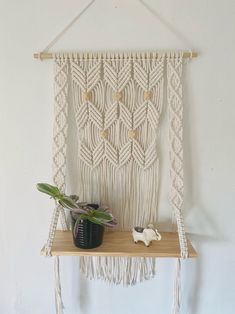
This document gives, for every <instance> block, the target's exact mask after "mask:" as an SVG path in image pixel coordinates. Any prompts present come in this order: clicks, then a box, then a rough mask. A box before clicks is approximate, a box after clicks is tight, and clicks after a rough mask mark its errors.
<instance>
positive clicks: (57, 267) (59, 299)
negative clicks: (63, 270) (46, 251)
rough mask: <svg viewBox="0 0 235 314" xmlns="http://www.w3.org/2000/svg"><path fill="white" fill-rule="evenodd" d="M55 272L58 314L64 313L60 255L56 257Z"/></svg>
mask: <svg viewBox="0 0 235 314" xmlns="http://www.w3.org/2000/svg"><path fill="white" fill-rule="evenodd" d="M54 272H55V305H56V314H63V309H64V305H63V301H62V295H61V283H60V260H59V256H56V257H55V259H54Z"/></svg>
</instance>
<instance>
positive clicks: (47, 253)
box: [41, 244, 51, 256]
mask: <svg viewBox="0 0 235 314" xmlns="http://www.w3.org/2000/svg"><path fill="white" fill-rule="evenodd" d="M41 253H42V255H43V256H51V247H49V246H48V244H45V245H44V246H43V248H42V250H41Z"/></svg>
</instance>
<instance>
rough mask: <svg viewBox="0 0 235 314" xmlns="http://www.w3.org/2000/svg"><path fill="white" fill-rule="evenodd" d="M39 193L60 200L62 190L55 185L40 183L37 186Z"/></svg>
mask: <svg viewBox="0 0 235 314" xmlns="http://www.w3.org/2000/svg"><path fill="white" fill-rule="evenodd" d="M37 189H38V191H40V192H42V193H45V194H48V195H50V196H52V197H53V198H58V197H59V196H60V195H61V194H60V190H59V189H58V188H57V187H56V186H53V185H50V184H47V183H38V184H37Z"/></svg>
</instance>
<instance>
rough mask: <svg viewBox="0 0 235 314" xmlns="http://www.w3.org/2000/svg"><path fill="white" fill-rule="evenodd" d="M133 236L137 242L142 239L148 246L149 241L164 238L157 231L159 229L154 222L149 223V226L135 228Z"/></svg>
mask: <svg viewBox="0 0 235 314" xmlns="http://www.w3.org/2000/svg"><path fill="white" fill-rule="evenodd" d="M132 236H133V239H134V242H135V243H137V242H138V241H142V242H144V244H145V245H146V246H149V243H150V242H152V241H153V240H156V241H160V240H161V238H162V236H161V235H160V233H159V232H158V231H157V229H155V228H154V226H153V225H152V224H149V225H148V226H147V228H142V227H135V228H133V229H132Z"/></svg>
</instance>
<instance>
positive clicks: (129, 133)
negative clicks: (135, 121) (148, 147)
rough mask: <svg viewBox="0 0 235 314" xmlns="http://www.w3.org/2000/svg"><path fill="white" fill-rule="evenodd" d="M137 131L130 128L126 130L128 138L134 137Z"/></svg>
mask: <svg viewBox="0 0 235 314" xmlns="http://www.w3.org/2000/svg"><path fill="white" fill-rule="evenodd" d="M136 135H137V132H136V131H135V130H131V131H129V132H128V137H129V138H132V139H133V138H136Z"/></svg>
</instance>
